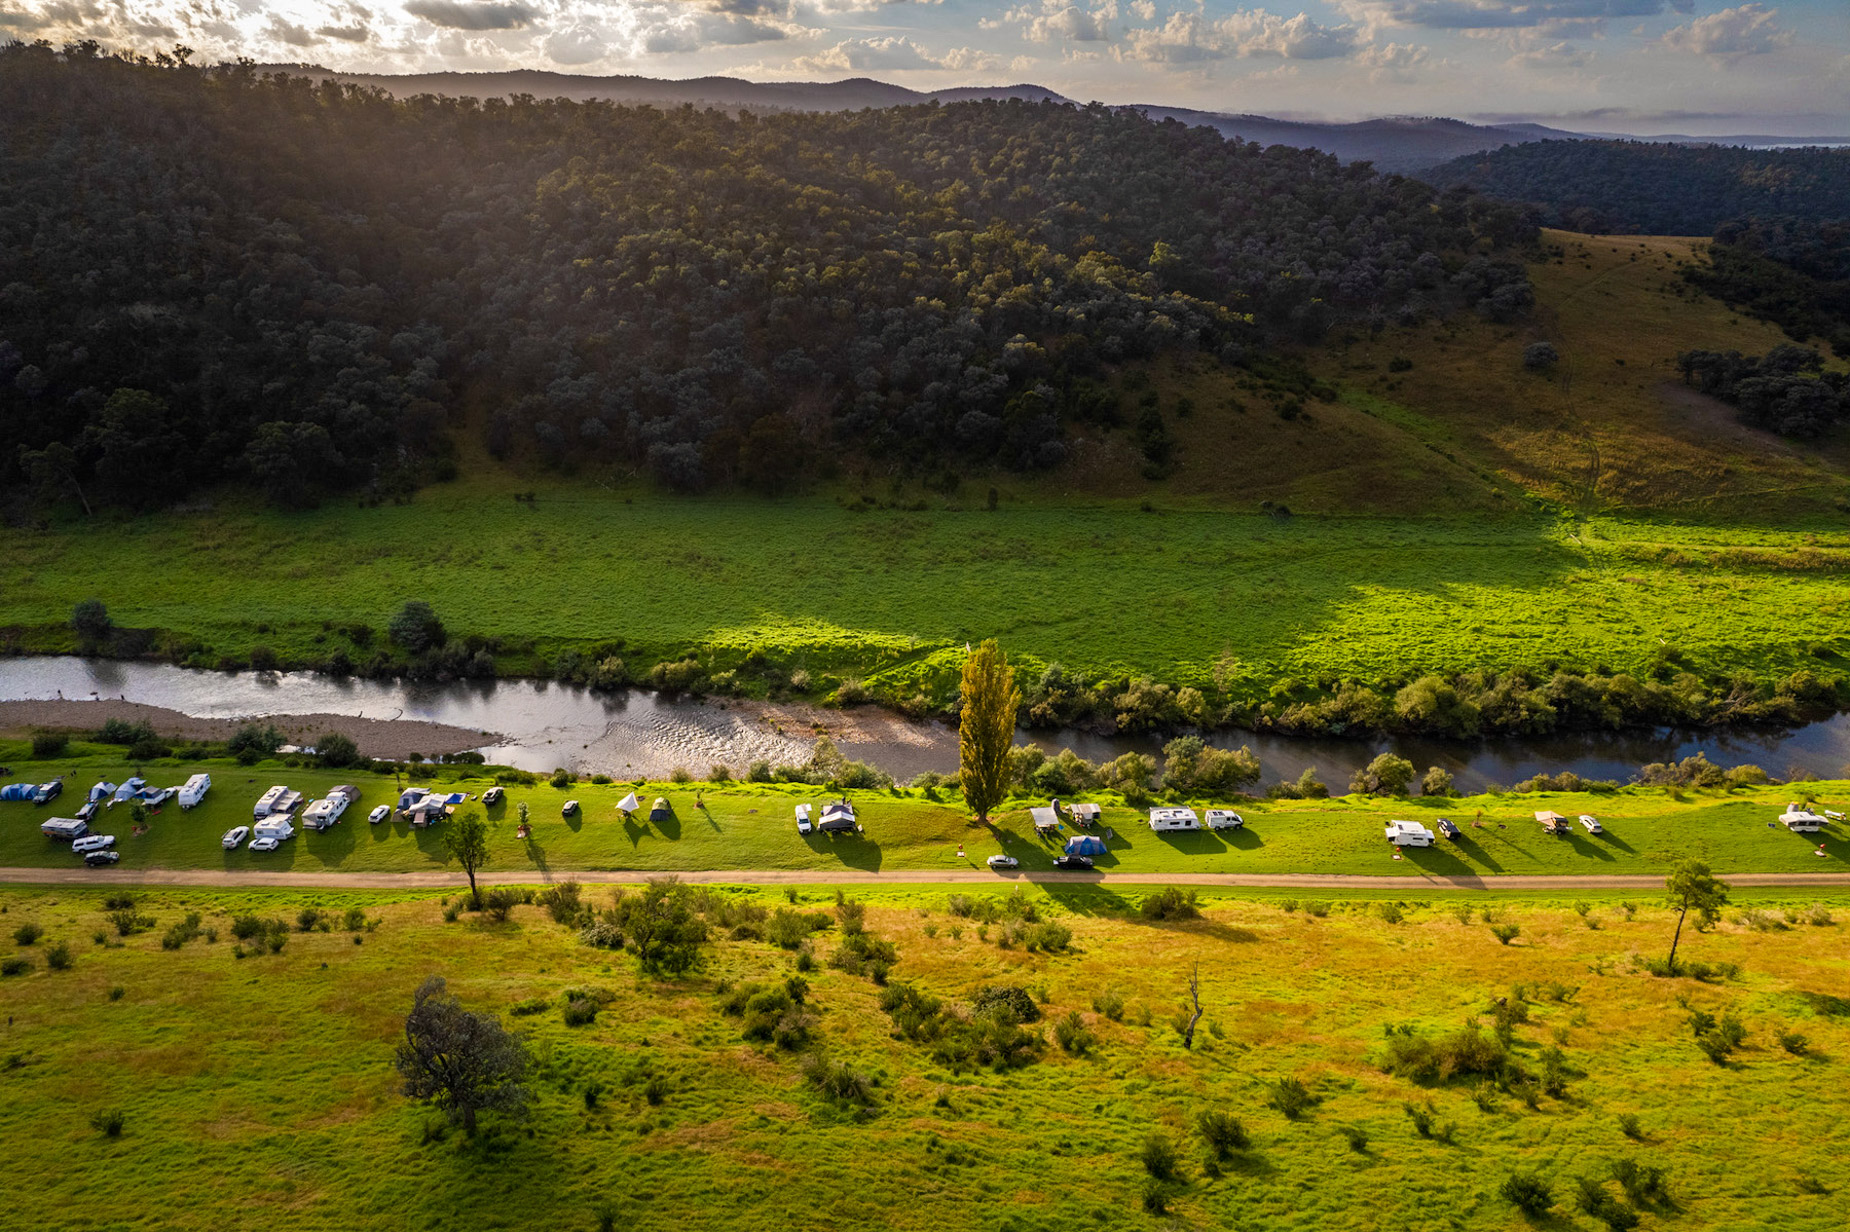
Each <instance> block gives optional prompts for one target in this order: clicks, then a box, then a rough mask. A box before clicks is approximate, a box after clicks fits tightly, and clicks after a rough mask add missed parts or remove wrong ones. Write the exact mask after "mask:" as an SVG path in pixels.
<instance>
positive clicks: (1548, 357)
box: [1522, 342, 1590, 1213]
mask: <svg viewBox="0 0 1850 1232" xmlns="http://www.w3.org/2000/svg"><path fill="white" fill-rule="evenodd" d="M1560 362H1561V352H1559V351H1557V350H1555V344H1554V343H1552V342H1531V343H1530V344H1529V345H1528V346H1526V347H1524V348H1523V349H1522V366H1523V367H1525V368H1527V369H1528V370H1529V371H1531V372H1546V371H1548V370H1549V369H1550V368H1553V367H1554V366H1555V365H1556V364H1558V363H1560ZM1589 1213H1590V1212H1589Z"/></svg>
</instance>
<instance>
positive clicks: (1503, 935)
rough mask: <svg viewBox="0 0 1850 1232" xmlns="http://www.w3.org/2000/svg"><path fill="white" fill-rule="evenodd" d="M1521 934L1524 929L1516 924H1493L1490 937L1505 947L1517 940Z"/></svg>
mask: <svg viewBox="0 0 1850 1232" xmlns="http://www.w3.org/2000/svg"><path fill="white" fill-rule="evenodd" d="M1521 934H1522V929H1520V928H1518V927H1517V926H1516V925H1514V924H1492V925H1491V926H1490V935H1491V936H1493V937H1495V938H1496V939H1497V940H1498V941H1500V942H1502V943H1503V944H1504V945H1508V944H1509V943H1510V942H1512V941H1514V940H1516V938H1517V937H1518V936H1520V935H1521Z"/></svg>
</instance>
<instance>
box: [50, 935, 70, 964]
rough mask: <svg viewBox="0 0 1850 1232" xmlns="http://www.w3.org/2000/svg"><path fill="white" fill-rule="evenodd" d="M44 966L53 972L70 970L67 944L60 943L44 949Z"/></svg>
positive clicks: (68, 946) (68, 945)
mask: <svg viewBox="0 0 1850 1232" xmlns="http://www.w3.org/2000/svg"><path fill="white" fill-rule="evenodd" d="M45 965H46V966H47V967H49V968H50V969H51V970H53V971H68V970H70V968H71V947H70V944H69V943H68V942H64V941H60V942H58V943H57V944H56V945H50V946H47V947H45Z"/></svg>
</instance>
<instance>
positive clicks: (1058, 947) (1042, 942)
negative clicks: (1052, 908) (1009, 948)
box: [1028, 920, 1073, 954]
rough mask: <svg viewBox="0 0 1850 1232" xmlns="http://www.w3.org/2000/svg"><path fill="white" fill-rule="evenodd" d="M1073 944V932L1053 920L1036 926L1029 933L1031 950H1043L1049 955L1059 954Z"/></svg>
mask: <svg viewBox="0 0 1850 1232" xmlns="http://www.w3.org/2000/svg"><path fill="white" fill-rule="evenodd" d="M1072 943H1073V930H1072V929H1070V928H1068V927H1067V926H1066V925H1064V924H1056V923H1055V922H1054V921H1052V920H1048V921H1046V922H1045V923H1042V924H1036V925H1035V926H1034V928H1033V930H1032V931H1030V932H1029V933H1028V948H1029V949H1030V950H1043V951H1045V952H1046V953H1049V954H1057V953H1059V952H1060V951H1062V950H1064V949H1066V948H1067V947H1068V946H1069V945H1071V944H1072Z"/></svg>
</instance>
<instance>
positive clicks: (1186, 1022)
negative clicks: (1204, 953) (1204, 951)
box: [1176, 963, 1201, 1048]
mask: <svg viewBox="0 0 1850 1232" xmlns="http://www.w3.org/2000/svg"><path fill="white" fill-rule="evenodd" d="M1188 999H1189V1001H1190V1002H1191V1003H1192V1005H1193V1012H1192V1013H1191V1012H1190V1006H1187V1005H1185V1006H1183V1007H1182V1012H1181V1013H1180V1014H1178V1015H1177V1016H1176V1025H1177V1026H1178V1027H1180V1028H1181V1033H1182V1047H1184V1048H1193V1047H1194V1046H1195V1024H1197V1023H1199V1022H1200V1021H1201V964H1200V963H1196V964H1195V965H1194V966H1193V967H1190V968H1189V971H1188Z"/></svg>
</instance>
